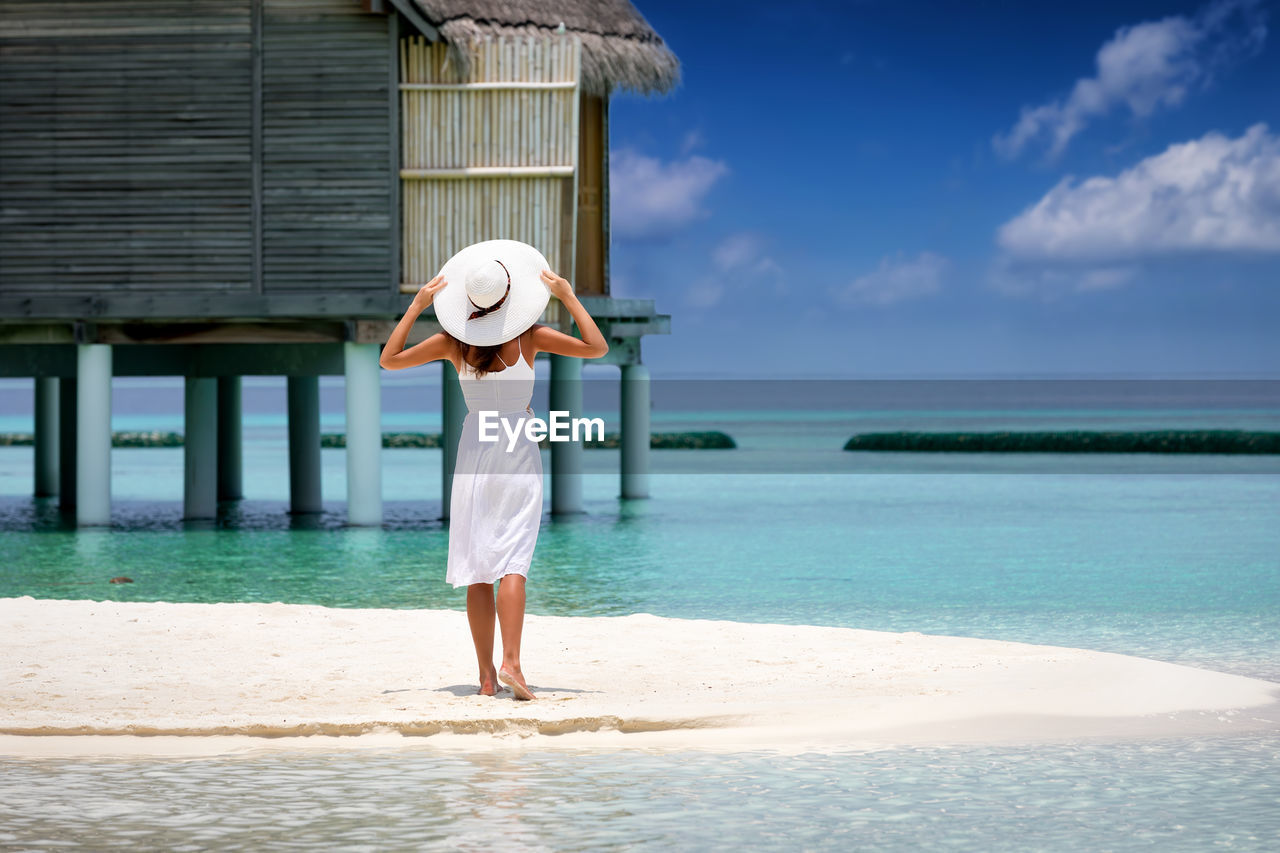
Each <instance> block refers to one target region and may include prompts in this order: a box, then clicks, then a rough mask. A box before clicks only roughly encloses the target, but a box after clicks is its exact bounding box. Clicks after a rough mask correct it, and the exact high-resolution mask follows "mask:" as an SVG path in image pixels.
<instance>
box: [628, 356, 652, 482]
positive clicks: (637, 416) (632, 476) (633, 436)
mask: <svg viewBox="0 0 1280 853" xmlns="http://www.w3.org/2000/svg"><path fill="white" fill-rule="evenodd" d="M621 390H622V394H621V398H622V497H624V498H647V497H649V440H650V439H649V369H648V368H647V367H645V366H644V365H643V364H624V365H623V366H622V389H621Z"/></svg>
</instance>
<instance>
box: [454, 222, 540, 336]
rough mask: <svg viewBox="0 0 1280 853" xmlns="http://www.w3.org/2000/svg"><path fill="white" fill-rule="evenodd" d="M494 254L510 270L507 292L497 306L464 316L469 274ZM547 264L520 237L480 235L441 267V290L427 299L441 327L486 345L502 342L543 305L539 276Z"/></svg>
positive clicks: (467, 308)
mask: <svg viewBox="0 0 1280 853" xmlns="http://www.w3.org/2000/svg"><path fill="white" fill-rule="evenodd" d="M494 259H497V260H499V261H501V262H502V263H503V265H504V266H506V268H507V270H508V272H510V273H511V292H510V293H509V294H507V298H506V301H505V302H503V303H502V305H501V306H500V307H499V308H498V309H497V310H496V311H492V312H490V313H488V314H486V315H484V316H483V317H478V318H476V319H475V320H468V319H467V318H468V317H469V316H471V313H472V312H473V311H475V310H476V307H475V306H474V305H472V304H471V300H470V299H468V298H467V286H466V282H467V273H468V272H470V271H471V270H472V269H473V268H475V267H476V266H478V265H479V264H482V263H484V262H485V261H491V260H494ZM549 269H551V265H550V264H548V263H547V259H546V258H545V257H543V255H542V253H541V252H539V251H538V250H537V249H535V248H534V247H533V246H530V245H529V244H528V243H522V242H520V241H519V240H484V241H481V242H479V243H472V244H471V245H470V246H467V247H466V248H464V249H462V250H460V251H459V252H458V253H457V254H455V255H454V256H453V257H452V258H450V259H449V260H448V261H446V262H445V265H444V266H443V267H441V269H440V274H441V275H443V276H444V280H445V286H444V289H443V290H441V291H440V292H439V293H437V294H436V295H435V298H434V299H433V300H432V301H431V304H432V306H433V307H434V308H435V312H436V320H437V321H438V322H439V323H440V326H441V328H443V329H444V330H445V331H446V332H448V333H449V334H451V335H453V336H454V337H455V338H457V339H458V340H460V341H462V342H463V343H466V344H470V345H471V346H477V347H487V346H494V345H495V344H502V343H506V342H507V341H509V340H512V339H513V338H515V337H517V336H518V335H519V334H520V333H521V332H523V331H525V330H526V329H528V328H529V327H530V326H532V325H533V324H534V323H536V322H538V318H539V317H541V316H542V312H543V311H545V310H546V308H547V302H549V301H550V299H551V291H550V290H548V289H547V285H546V282H544V281H543V280H542V276H541V273H542V271H543V270H549Z"/></svg>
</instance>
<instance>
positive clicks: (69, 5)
mask: <svg viewBox="0 0 1280 853" xmlns="http://www.w3.org/2000/svg"><path fill="white" fill-rule="evenodd" d="M0 14H3V19H2V20H0V291H3V292H4V293H6V294H12V293H14V292H19V291H23V292H34V293H42V292H43V293H47V292H48V291H49V290H50V289H58V290H60V291H63V292H67V293H82V292H86V291H111V292H115V293H119V292H121V291H143V292H154V291H157V290H169V289H172V288H203V289H219V290H246V289H249V288H250V287H251V286H252V281H251V255H252V248H253V241H252V230H251V206H252V190H253V188H252V182H251V175H250V169H249V159H250V152H251V145H250V142H251V140H250V129H251V128H250V126H251V116H250V110H249V102H250V93H251V89H252V85H253V78H252V73H251V68H250V65H249V62H248V57H249V50H250V42H251V4H250V0H29V2H5V3H4V4H3V8H2V10H0Z"/></svg>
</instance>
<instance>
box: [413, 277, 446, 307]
mask: <svg viewBox="0 0 1280 853" xmlns="http://www.w3.org/2000/svg"><path fill="white" fill-rule="evenodd" d="M448 283H449V282H447V281H445V280H444V274H443V273H441V274H440V275H438V276H436V277H435V278H433V279H431V281H429V282H427V283H426V284H424V285H422V287H421V288H419V289H418V292H417V293H416V294H415V295H414V297H413V305H414V307H415V308H417V309H418V310H419V311H421V310H422V309H424V308H426V307H427V306H428V305H430V304H431V300H433V299H435V298H436V294H437V293H439V292H440V291H442V290H444V287H445V285H446V284H448Z"/></svg>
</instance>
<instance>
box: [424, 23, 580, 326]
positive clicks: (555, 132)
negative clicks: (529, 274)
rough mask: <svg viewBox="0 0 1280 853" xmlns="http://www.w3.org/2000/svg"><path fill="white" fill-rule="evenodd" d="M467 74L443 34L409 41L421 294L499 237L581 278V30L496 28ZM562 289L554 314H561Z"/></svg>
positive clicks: (549, 316) (549, 315)
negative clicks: (467, 253)
mask: <svg viewBox="0 0 1280 853" xmlns="http://www.w3.org/2000/svg"><path fill="white" fill-rule="evenodd" d="M472 57H473V58H472V65H471V71H470V75H469V76H468V77H466V78H465V79H464V77H463V75H462V73H461V71H460V69H458V68H457V67H456V65H455V63H454V62H453V61H452V59H451V57H450V56H449V54H448V46H447V45H445V44H444V43H442V42H429V41H426V40H425V39H423V38H421V37H410V38H404V39H401V40H400V81H401V82H400V104H401V126H402V145H401V152H402V154H401V157H402V162H401V169H400V177H401V186H402V190H403V206H402V214H401V216H402V221H403V229H404V231H403V234H404V239H403V241H402V249H403V264H402V269H403V271H404V272H403V276H404V281H403V283H402V285H401V288H400V289H401V290H402V291H404V292H416V291H417V290H418V288H420V287H421V286H422V285H424V284H426V283H427V282H428V281H430V280H431V279H432V278H433V277H434V276H435V275H436V274H437V273H438V272H439V271H440V268H441V267H442V266H443V265H444V262H445V261H447V260H448V259H449V258H450V257H451V256H452V255H453V254H454V253H455V252H457V251H458V250H459V249H462V248H463V247H465V246H468V245H470V244H471V243H475V242H479V241H481V240H492V239H497V238H502V239H509V240H521V241H523V242H525V243H529V244H531V245H533V246H535V247H536V248H537V249H538V250H539V251H540V252H542V253H543V254H544V255H545V256H546V258H547V262H548V263H549V264H550V265H551V269H552V270H553V271H554V272H556V273H558V274H559V275H561V276H563V277H565V278H567V279H569V280H570V281H571V282H572V281H573V275H574V271H573V259H574V257H575V251H576V245H575V238H576V233H577V219H576V214H577V206H576V204H574V201H575V199H576V197H577V171H578V103H579V101H578V97H579V87H578V81H579V79H580V77H581V68H582V42H581V40H580V38H579V37H577V36H574V35H553V36H549V37H544V38H537V37H533V36H527V37H505V38H493V39H490V40H487V41H484V42H481V43H480V44H479V45H477V46H476V48H475V51H474V53H473V54H472ZM559 308H560V305H559V302H558V301H557V300H555V299H554V298H553V299H552V300H551V302H550V303H549V304H548V306H547V311H546V314H545V315H544V317H543V320H544V322H547V323H552V324H558V323H559V321H560V319H561V317H560V310H559Z"/></svg>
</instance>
